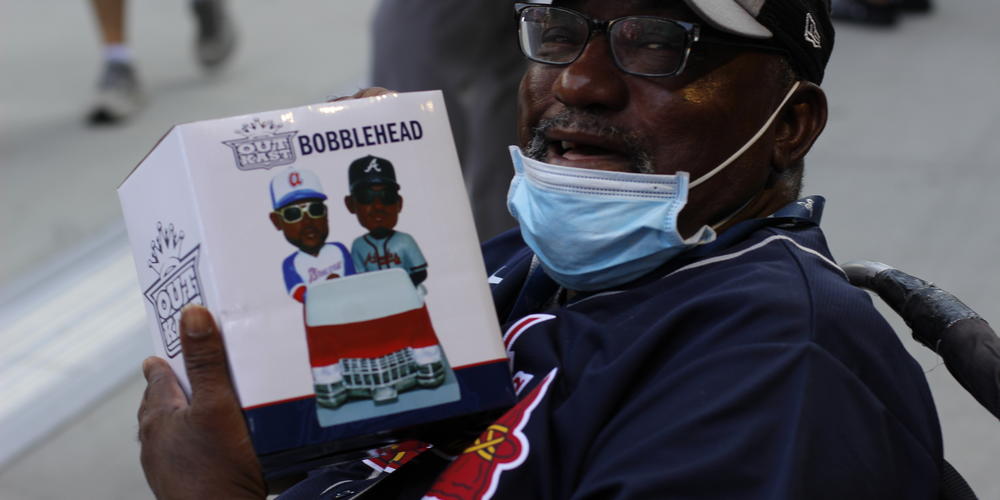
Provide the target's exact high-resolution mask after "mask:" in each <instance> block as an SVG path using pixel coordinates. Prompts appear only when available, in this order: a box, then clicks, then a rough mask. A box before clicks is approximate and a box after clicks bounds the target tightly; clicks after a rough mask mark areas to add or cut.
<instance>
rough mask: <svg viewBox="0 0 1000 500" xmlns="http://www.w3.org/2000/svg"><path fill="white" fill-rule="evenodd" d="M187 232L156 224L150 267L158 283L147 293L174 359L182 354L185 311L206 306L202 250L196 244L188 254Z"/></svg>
mask: <svg viewBox="0 0 1000 500" xmlns="http://www.w3.org/2000/svg"><path fill="white" fill-rule="evenodd" d="M183 243H184V231H176V230H174V225H173V224H170V225H168V226H167V227H166V228H164V227H163V224H162V223H159V222H157V223H156V238H155V239H154V240H153V241H152V244H151V247H152V250H153V252H152V256H151V257H150V259H149V268H150V269H152V270H153V272H155V273H156V276H157V278H156V281H154V282H153V284H152V285H150V287H149V288H147V289H146V292H145V293H144V294H143V295H145V296H146V300H148V301H149V302H150V304H153V310H155V311H156V319H157V323H159V325H160V337H161V338H162V339H163V349H164V351H166V353H167V357H170V358H173V357H175V356H177V355H178V354H180V352H181V342H180V340H181V337H180V330H179V327H180V319H181V318H180V317H181V309H183V308H184V306H186V305H188V304H199V305H204V304H205V302H204V300H203V299H202V294H201V280H200V279H199V278H198V247H199V246H200V245H195V247H194V248H192V249H191V250H190V251H189V252H188V253H186V254H184V253H183V251H182V248H181V247H182V245H183Z"/></svg>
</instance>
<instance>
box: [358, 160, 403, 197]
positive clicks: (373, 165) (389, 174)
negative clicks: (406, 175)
mask: <svg viewBox="0 0 1000 500" xmlns="http://www.w3.org/2000/svg"><path fill="white" fill-rule="evenodd" d="M347 182H348V183H349V184H350V190H351V192H354V190H355V189H357V188H359V187H364V186H369V185H372V184H391V185H393V186H396V187H399V184H397V183H396V169H395V168H393V166H392V162H390V161H389V160H386V159H385V158H379V157H378V156H372V155H368V156H365V157H362V158H358V159H357V160H354V161H352V162H351V166H350V168H348V170H347Z"/></svg>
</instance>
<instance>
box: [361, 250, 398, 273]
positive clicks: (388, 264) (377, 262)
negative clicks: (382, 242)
mask: <svg viewBox="0 0 1000 500" xmlns="http://www.w3.org/2000/svg"><path fill="white" fill-rule="evenodd" d="M402 264H403V259H401V258H399V254H395V253H392V252H387V253H386V254H385V255H378V254H377V253H370V254H368V256H366V257H365V265H366V266H375V267H376V268H378V269H390V268H392V267H398V266H400V265H402Z"/></svg>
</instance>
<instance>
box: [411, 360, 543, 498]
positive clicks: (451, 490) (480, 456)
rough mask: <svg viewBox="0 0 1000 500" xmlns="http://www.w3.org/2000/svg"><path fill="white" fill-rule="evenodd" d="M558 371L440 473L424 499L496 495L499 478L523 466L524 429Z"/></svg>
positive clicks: (526, 445) (525, 451)
mask: <svg viewBox="0 0 1000 500" xmlns="http://www.w3.org/2000/svg"><path fill="white" fill-rule="evenodd" d="M557 371H558V369H556V368H553V369H552V371H550V372H549V373H548V375H546V376H545V378H544V379H542V381H541V382H540V383H539V384H538V386H536V387H535V388H534V390H532V391H531V393H530V394H528V395H527V396H525V397H524V398H523V399H521V401H519V402H518V403H517V404H516V405H514V407H513V408H511V409H510V410H508V411H507V413H505V414H504V415H503V416H502V417H500V418H499V419H497V420H496V422H494V423H493V424H491V425H490V426H489V427H488V428H487V429H486V431H485V432H483V433H482V434H481V435H480V436H479V438H477V439H476V441H475V442H473V443H472V446H469V447H468V448H466V449H465V451H464V452H463V453H462V455H460V456H459V457H458V458H456V459H455V461H454V462H452V464H451V465H450V466H448V468H447V469H445V471H444V472H443V473H442V474H441V477H439V478H438V480H437V482H435V483H434V486H433V487H432V488H431V490H430V491H428V492H427V495H425V496H424V500H487V499H489V498H492V497H493V494H494V493H496V489H497V484H498V483H499V481H500V476H501V475H502V474H503V473H504V472H505V471H509V470H513V469H516V468H518V467H519V466H520V465H521V464H522V463H524V460H525V458H527V456H528V453H529V451H530V448H531V446H530V443H529V442H528V438H527V436H525V435H524V432H523V430H524V426H525V425H527V423H528V421H529V420H530V419H531V413H532V412H533V411H534V410H535V408H537V407H538V404H539V403H540V402H541V401H542V400H543V399H544V398H545V394H546V393H547V392H548V390H549V385H550V384H551V383H552V380H553V379H554V378H555V376H556V373H557Z"/></svg>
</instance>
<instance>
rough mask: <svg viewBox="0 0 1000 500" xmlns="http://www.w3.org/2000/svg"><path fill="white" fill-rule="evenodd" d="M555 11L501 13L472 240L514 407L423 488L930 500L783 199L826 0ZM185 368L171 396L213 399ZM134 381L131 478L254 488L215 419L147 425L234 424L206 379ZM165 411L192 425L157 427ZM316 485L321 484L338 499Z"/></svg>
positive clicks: (839, 305) (880, 355) (824, 33)
mask: <svg viewBox="0 0 1000 500" xmlns="http://www.w3.org/2000/svg"><path fill="white" fill-rule="evenodd" d="M554 7H555V8H551V7H548V6H529V7H526V8H525V9H524V10H521V11H520V14H519V18H520V33H521V44H522V49H523V50H524V52H525V54H526V55H527V56H528V58H529V59H531V60H532V61H533V63H532V64H531V65H530V66H529V68H528V70H527V72H526V74H525V76H524V79H523V80H522V84H521V90H520V117H519V130H520V141H521V145H522V149H521V150H515V151H513V153H512V154H513V158H514V164H515V170H516V172H517V173H516V176H515V179H514V181H513V182H512V185H511V190H510V194H509V196H508V206H509V208H510V209H511V212H512V213H513V215H514V216H515V217H516V218H517V219H518V221H519V223H520V226H521V230H520V234H518V233H517V232H511V233H506V234H504V235H503V236H501V237H500V238H498V239H496V240H493V241H492V242H490V243H488V244H486V245H485V247H484V254H485V258H486V263H487V269H488V270H489V272H490V273H491V279H490V282H491V283H492V284H493V285H492V287H493V295H494V299H495V302H496V305H497V311H498V313H499V315H500V320H501V322H502V323H503V324H504V327H505V330H506V332H507V333H506V334H505V336H504V339H505V345H507V346H508V350H509V351H510V352H509V355H510V357H511V359H512V371H513V375H514V378H515V380H519V381H520V383H519V384H518V391H519V392H518V394H519V402H518V403H517V404H516V405H515V406H514V407H513V408H512V409H511V410H510V411H508V412H507V413H506V414H505V415H503V416H502V417H500V418H499V419H498V420H497V422H496V424H495V425H493V426H491V427H490V428H489V429H487V430H486V431H485V432H484V433H483V435H482V436H481V437H480V438H479V440H477V441H475V442H473V443H472V444H471V445H470V446H468V448H467V449H466V450H465V452H463V453H461V454H460V455H459V456H458V457H457V458H455V460H454V461H453V462H452V463H451V465H450V466H449V467H448V468H447V469H446V470H444V472H442V473H441V474H440V475H439V476H437V478H436V479H435V481H434V484H433V485H432V486H430V487H429V490H428V491H427V493H426V498H439V499H451V498H463V499H464V498H602V499H603V498H640V499H645V498H726V499H731V498H748V499H751V498H753V499H756V498H794V499H799V498H808V499H816V498H872V499H875V498H878V499H884V498H900V499H904V498H905V499H911V498H937V497H938V490H939V469H940V467H941V462H942V446H941V436H940V428H939V425H938V422H937V417H936V414H935V410H934V406H933V402H932V401H931V397H930V393H929V391H928V388H927V385H926V381H925V380H924V377H923V374H922V372H921V371H920V369H919V367H918V366H917V365H916V363H915V362H914V361H913V360H912V359H911V358H910V357H909V356H908V355H907V354H906V353H905V351H904V350H903V348H902V347H901V346H900V344H899V341H898V339H896V337H895V334H894V333H893V332H892V330H891V329H890V328H889V327H888V325H886V324H885V322H884V321H883V320H882V319H881V317H880V316H878V314H877V313H876V312H875V311H874V309H873V307H872V305H871V301H870V299H869V298H868V297H867V295H866V294H864V293H863V292H860V291H858V290H856V289H854V288H853V287H851V286H850V284H849V283H848V282H847V280H846V279H845V277H844V275H843V273H842V271H840V269H839V268H838V267H837V266H836V264H834V262H833V261H832V258H831V257H830V255H829V251H828V250H827V248H826V245H825V241H824V238H823V235H822V233H821V231H820V230H819V228H818V225H817V224H818V221H819V216H820V215H821V212H822V198H819V197H810V198H805V199H803V200H801V201H799V202H796V201H795V200H796V197H797V196H798V190H799V185H800V182H801V176H802V165H803V159H804V157H805V155H806V153H807V152H808V150H809V148H810V147H811V146H812V144H813V142H814V141H815V139H816V138H817V136H818V135H819V134H820V132H821V131H822V129H823V127H824V125H825V122H826V99H825V96H824V93H823V91H822V90H821V89H820V88H819V87H818V86H817V84H818V83H820V82H821V81H822V77H823V70H824V67H825V64H826V61H827V59H828V57H829V54H830V49H831V44H832V42H833V31H832V28H831V26H830V22H829V15H828V13H829V10H828V9H829V6H828V4H827V2H825V1H821V0H797V1H778V0H765V1H763V2H759V1H758V2H745V1H742V0H740V1H736V0H732V1H724V0H685V1H684V2H681V1H667V0H630V1H619V2H607V1H600V0H578V1H566V2H558V1H557V2H556V3H555V6H554ZM681 208H684V210H683V211H680V209H681ZM678 212H679V217H678ZM584 229H586V231H584ZM185 318H186V321H185V322H184V323H185V324H184V331H185V332H188V333H185V334H184V335H182V340H183V341H185V342H187V344H185V349H188V348H189V346H191V347H190V349H191V350H192V351H193V352H194V353H195V354H196V355H197V356H199V357H201V356H202V355H204V356H206V357H209V358H210V359H213V360H215V363H213V364H212V365H217V366H222V367H224V363H223V361H224V355H223V354H221V353H220V352H219V347H218V344H219V343H220V341H219V339H218V337H217V335H212V334H211V332H213V331H214V327H213V326H211V325H212V323H211V318H210V317H209V316H208V315H207V313H205V312H204V311H203V310H200V309H195V310H192V311H189V312H188V314H187V315H186V316H185ZM206 333H207V334H206ZM192 334H201V335H192ZM203 346H206V347H203ZM185 352H187V351H185ZM204 364H205V363H200V364H195V363H191V365H190V366H191V368H193V369H194V371H195V377H192V385H193V386H195V387H197V385H196V383H195V381H196V380H198V379H199V378H202V377H204V378H205V379H206V381H205V382H204V383H203V384H202V387H205V388H206V389H205V390H206V391H216V390H218V389H219V388H223V389H224V388H225V387H226V385H225V382H226V381H225V378H224V375H225V372H224V370H221V369H219V368H217V367H214V368H213V367H212V366H210V367H205V366H204ZM146 372H147V374H148V377H149V378H150V379H151V380H152V382H151V383H150V392H151V396H150V397H147V399H146V403H145V404H146V409H145V410H142V411H141V415H140V420H141V421H142V426H141V428H142V429H143V432H145V433H146V434H144V436H143V442H144V443H147V444H145V446H144V448H143V457H144V463H145V468H146V471H147V475H148V477H150V483H151V484H152V485H153V488H154V490H155V491H158V492H168V491H171V489H170V488H171V487H173V486H176V485H171V484H170V483H171V482H172V481H173V480H174V479H173V478H179V477H183V476H180V475H176V476H175V475H172V474H174V473H179V472H178V471H174V470H171V467H170V466H167V465H164V460H167V459H168V458H169V457H170V455H171V454H176V455H177V456H178V457H181V458H183V457H188V456H197V457H198V458H197V460H220V461H221V462H219V463H226V464H227V465H225V466H223V465H217V466H216V467H214V468H212V470H211V471H209V472H208V473H207V474H208V475H209V476H210V477H209V478H208V479H210V480H206V481H205V484H206V485H208V486H206V487H211V488H220V489H217V490H214V491H234V492H247V491H254V492H255V493H254V494H259V492H260V490H261V488H262V486H261V483H260V480H259V477H258V478H257V479H256V480H253V478H254V476H255V474H256V475H257V476H259V469H254V468H253V465H252V464H250V465H247V462H249V459H247V458H246V454H247V453H248V446H246V445H245V444H244V445H242V446H243V448H242V449H241V448H239V447H236V446H233V445H232V442H233V441H235V440H236V439H237V438H239V434H238V433H235V432H234V433H230V434H228V435H226V436H221V437H220V438H219V439H217V440H215V441H213V442H212V443H206V444H199V445H198V447H195V446H193V445H192V446H190V447H189V448H187V449H186V448H185V447H184V446H179V445H176V443H172V442H171V441H170V439H171V438H169V437H167V436H168V435H170V431H172V430H174V429H171V427H173V426H185V427H183V428H181V429H177V430H176V432H177V434H178V435H182V436H195V437H197V436H200V435H202V434H203V430H202V429H203V428H204V427H207V426H212V425H215V423H216V422H217V421H219V422H221V421H223V420H224V419H228V420H225V421H227V422H228V421H229V420H235V417H233V416H232V414H233V413H237V414H238V409H236V407H235V404H233V403H232V402H231V401H229V400H228V399H226V398H230V399H231V397H232V396H231V392H230V391H225V390H222V391H220V392H210V394H212V396H206V397H205V398H202V399H199V397H198V394H197V389H196V390H195V391H196V393H195V396H194V398H193V402H192V406H191V407H190V409H188V408H185V404H184V402H183V398H182V397H178V396H177V394H178V393H177V391H176V389H172V386H171V385H170V383H171V378H170V377H171V376H170V374H169V372H168V371H167V370H166V369H165V365H163V364H162V363H161V362H159V361H156V360H148V361H147V362H146ZM168 390H169V391H173V392H171V393H169V394H171V396H170V398H168V397H166V396H165V395H164V393H167V391H168ZM161 391H162V392H161ZM156 393H159V394H158V396H159V397H156V396H157V394H156ZM171 398H172V399H171ZM220 400H221V402H220ZM167 401H173V402H174V404H175V405H176V407H178V408H181V410H180V411H178V412H177V413H179V414H181V415H194V414H198V415H202V416H201V417H200V418H201V419H202V420H201V421H195V422H192V421H191V420H181V417H179V416H178V417H174V418H156V413H155V412H156V411H157V410H158V409H160V408H162V407H163V406H164V404H165V402H167ZM199 405H205V406H208V407H210V409H212V410H214V411H212V412H209V411H204V410H203V411H202V412H196V411H195V409H196V407H198V406H199ZM206 413H212V415H211V416H207V415H205V414H206ZM150 414H152V416H147V415H150ZM156 431H158V432H156ZM175 439H176V438H175ZM200 448H205V449H200ZM198 453H203V454H206V457H205V458H204V459H203V458H202V457H201V455H198ZM406 469H407V467H406V466H404V467H402V468H401V469H400V470H399V471H397V472H396V473H394V474H400V473H402V472H403V471H405V470H406ZM323 479H325V480H327V481H328V482H327V485H328V486H330V487H331V488H330V489H329V490H327V491H326V492H325V493H323V495H324V496H322V498H333V496H328V495H337V494H340V493H343V492H344V490H345V489H349V488H352V486H351V484H350V483H342V484H337V483H336V481H333V480H332V479H333V478H330V477H328V478H323ZM310 483H311V481H306V482H304V483H302V484H301V485H300V486H301V487H302V488H298V487H297V488H296V489H293V490H290V493H298V492H300V491H303V489H304V488H305V487H307V486H314V487H315V484H314V483H312V484H310ZM222 485H226V487H227V488H229V489H227V490H222V489H221V488H222ZM316 491H317V496H316V497H319V496H318V493H319V492H320V491H323V489H317V490H316ZM250 497H252V495H251V496H250Z"/></svg>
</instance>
